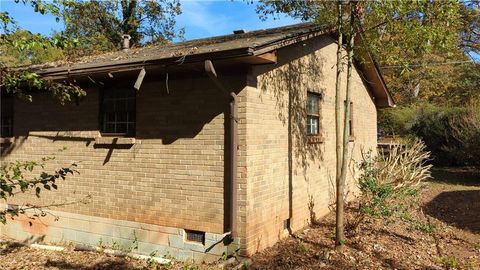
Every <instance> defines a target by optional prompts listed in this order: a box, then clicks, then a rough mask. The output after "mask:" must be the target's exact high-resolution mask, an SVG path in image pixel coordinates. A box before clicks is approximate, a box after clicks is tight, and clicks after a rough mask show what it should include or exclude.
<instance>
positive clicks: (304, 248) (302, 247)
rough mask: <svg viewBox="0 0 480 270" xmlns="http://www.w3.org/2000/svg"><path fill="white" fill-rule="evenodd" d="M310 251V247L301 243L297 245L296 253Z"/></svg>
mask: <svg viewBox="0 0 480 270" xmlns="http://www.w3.org/2000/svg"><path fill="white" fill-rule="evenodd" d="M309 250H310V247H309V246H308V245H306V244H304V243H302V242H300V243H298V251H300V252H301V253H307V252H308V251H309Z"/></svg>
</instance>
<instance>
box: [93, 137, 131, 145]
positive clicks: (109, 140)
mask: <svg viewBox="0 0 480 270" xmlns="http://www.w3.org/2000/svg"><path fill="white" fill-rule="evenodd" d="M135 143H137V141H136V139H135V138H133V137H116V136H109V137H97V138H95V144H97V145H134V144H135Z"/></svg>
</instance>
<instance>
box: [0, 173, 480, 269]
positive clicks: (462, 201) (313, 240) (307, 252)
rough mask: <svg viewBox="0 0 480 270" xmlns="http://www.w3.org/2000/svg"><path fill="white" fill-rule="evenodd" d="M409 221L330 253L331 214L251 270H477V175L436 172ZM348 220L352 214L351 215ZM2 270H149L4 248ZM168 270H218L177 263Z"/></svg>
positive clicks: (102, 258) (367, 232)
mask: <svg viewBox="0 0 480 270" xmlns="http://www.w3.org/2000/svg"><path fill="white" fill-rule="evenodd" d="M433 176H434V179H433V180H432V181H430V182H429V183H428V184H427V185H426V187H425V188H423V189H422V190H421V192H420V197H419V204H418V208H417V209H415V210H414V211H413V213H412V215H411V217H410V219H409V221H402V220H399V221H396V222H394V223H390V224H385V222H383V221H378V220H377V221H369V222H366V223H364V224H362V225H361V226H360V230H359V233H357V234H356V235H350V236H348V239H347V242H346V244H345V247H344V249H343V250H342V251H335V250H334V249H333V244H334V242H333V237H334V230H333V228H334V215H329V216H327V217H325V218H323V219H321V220H320V221H319V222H318V223H317V224H315V225H312V226H311V227H310V228H307V229H305V230H304V231H302V232H299V233H298V234H296V235H295V236H293V237H289V238H287V239H285V240H283V241H281V242H279V243H278V244H276V245H275V246H273V247H271V248H269V249H266V250H264V251H263V252H261V253H259V254H257V255H255V256H254V257H252V258H251V261H252V262H251V263H249V264H244V266H248V268H250V269H432V270H433V269H480V172H479V171H478V170H474V169H472V168H463V169H441V170H440V169H437V170H434V172H433ZM347 215H348V216H351V213H347ZM0 268H1V269H88V270H93V269H152V268H151V267H150V266H149V265H148V264H147V262H145V261H139V260H134V259H130V258H118V257H113V256H108V255H105V254H102V253H95V252H78V251H73V250H72V248H71V247H70V248H67V250H66V251H63V252H56V251H46V250H37V249H33V248H28V247H24V246H21V245H16V244H3V245H0ZM162 268H164V269H167V268H168V269H219V268H218V266H215V265H208V266H205V265H192V264H182V263H179V262H175V263H174V264H173V265H171V266H167V267H162Z"/></svg>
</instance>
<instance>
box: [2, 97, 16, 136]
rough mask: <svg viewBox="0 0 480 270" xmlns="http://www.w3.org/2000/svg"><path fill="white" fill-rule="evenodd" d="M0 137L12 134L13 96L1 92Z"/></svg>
mask: <svg viewBox="0 0 480 270" xmlns="http://www.w3.org/2000/svg"><path fill="white" fill-rule="evenodd" d="M0 100H1V102H0V103H1V104H0V106H1V108H0V109H1V111H0V137H12V136H13V96H11V95H7V94H5V93H1V96H0Z"/></svg>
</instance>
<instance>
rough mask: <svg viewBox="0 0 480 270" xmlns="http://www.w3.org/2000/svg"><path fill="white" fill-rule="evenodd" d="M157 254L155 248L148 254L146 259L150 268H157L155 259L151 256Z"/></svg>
mask: <svg viewBox="0 0 480 270" xmlns="http://www.w3.org/2000/svg"><path fill="white" fill-rule="evenodd" d="M156 255H157V250H154V251H152V252H150V254H148V259H147V265H148V268H150V269H156V268H157V261H155V260H154V259H153V258H154V257H155V256H156Z"/></svg>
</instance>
